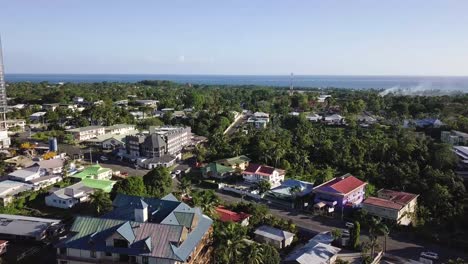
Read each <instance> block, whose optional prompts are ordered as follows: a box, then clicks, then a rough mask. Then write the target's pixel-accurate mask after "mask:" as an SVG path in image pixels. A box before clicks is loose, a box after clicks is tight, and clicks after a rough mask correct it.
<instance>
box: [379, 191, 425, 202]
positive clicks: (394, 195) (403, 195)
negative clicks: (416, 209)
mask: <svg viewBox="0 0 468 264" xmlns="http://www.w3.org/2000/svg"><path fill="white" fill-rule="evenodd" d="M378 196H379V197H380V198H384V199H388V200H391V201H394V202H395V203H400V204H408V203H409V202H411V201H412V200H413V199H414V198H416V197H418V195H417V194H413V193H407V192H397V191H392V190H387V189H382V190H379V191H378Z"/></svg>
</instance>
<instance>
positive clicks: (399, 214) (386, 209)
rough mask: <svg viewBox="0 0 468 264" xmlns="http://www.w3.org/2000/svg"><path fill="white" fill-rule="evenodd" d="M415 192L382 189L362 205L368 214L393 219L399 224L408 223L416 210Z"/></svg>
mask: <svg viewBox="0 0 468 264" xmlns="http://www.w3.org/2000/svg"><path fill="white" fill-rule="evenodd" d="M418 196H419V195H417V194H412V193H406V192H396V191H392V190H387V189H382V190H379V191H378V192H377V197H369V198H367V199H366V200H364V202H363V203H362V207H363V209H364V210H366V211H367V212H368V213H369V214H371V215H375V216H379V217H382V218H384V219H389V220H391V221H395V222H396V223H397V224H399V225H409V224H410V223H411V221H412V220H413V216H414V212H415V211H416V206H417V200H418Z"/></svg>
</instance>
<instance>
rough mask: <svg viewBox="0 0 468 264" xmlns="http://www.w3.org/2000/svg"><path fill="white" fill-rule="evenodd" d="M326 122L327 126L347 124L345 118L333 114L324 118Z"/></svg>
mask: <svg viewBox="0 0 468 264" xmlns="http://www.w3.org/2000/svg"><path fill="white" fill-rule="evenodd" d="M324 122H325V123H326V124H327V125H342V124H344V123H345V120H344V117H342V116H341V115H339V114H333V115H329V116H326V117H325V118H324Z"/></svg>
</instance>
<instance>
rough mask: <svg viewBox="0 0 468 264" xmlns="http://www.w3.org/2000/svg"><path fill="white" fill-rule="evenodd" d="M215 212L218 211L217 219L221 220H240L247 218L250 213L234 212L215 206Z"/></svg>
mask: <svg viewBox="0 0 468 264" xmlns="http://www.w3.org/2000/svg"><path fill="white" fill-rule="evenodd" d="M216 212H217V213H218V216H219V220H220V221H221V222H236V223H238V222H242V221H243V220H244V219H246V218H249V217H250V215H249V214H246V213H242V212H241V213H236V212H233V211H230V210H227V209H226V208H224V207H216Z"/></svg>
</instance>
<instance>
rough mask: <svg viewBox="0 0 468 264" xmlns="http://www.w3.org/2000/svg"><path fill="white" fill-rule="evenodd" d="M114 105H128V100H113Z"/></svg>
mask: <svg viewBox="0 0 468 264" xmlns="http://www.w3.org/2000/svg"><path fill="white" fill-rule="evenodd" d="M114 105H117V106H128V100H127V99H125V100H119V101H115V102H114Z"/></svg>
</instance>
